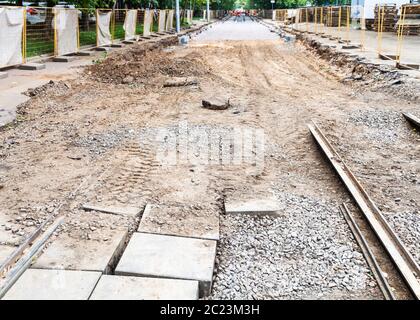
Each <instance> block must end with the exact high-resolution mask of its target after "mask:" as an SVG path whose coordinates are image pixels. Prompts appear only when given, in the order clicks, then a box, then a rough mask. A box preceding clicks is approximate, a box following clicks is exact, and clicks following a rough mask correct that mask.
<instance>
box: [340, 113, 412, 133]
mask: <svg viewBox="0 0 420 320" xmlns="http://www.w3.org/2000/svg"><path fill="white" fill-rule="evenodd" d="M348 120H349V121H351V122H353V123H355V124H362V125H365V126H367V127H369V128H377V129H393V130H396V129H398V128H400V127H401V123H402V122H403V121H404V118H403V116H402V114H401V113H400V112H396V111H384V110H358V111H356V112H353V113H352V114H351V116H350V117H349V119H348Z"/></svg>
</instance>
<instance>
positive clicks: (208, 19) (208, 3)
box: [206, 0, 210, 22]
mask: <svg viewBox="0 0 420 320" xmlns="http://www.w3.org/2000/svg"><path fill="white" fill-rule="evenodd" d="M206 11H207V13H206V15H207V21H208V22H210V0H207V9H206Z"/></svg>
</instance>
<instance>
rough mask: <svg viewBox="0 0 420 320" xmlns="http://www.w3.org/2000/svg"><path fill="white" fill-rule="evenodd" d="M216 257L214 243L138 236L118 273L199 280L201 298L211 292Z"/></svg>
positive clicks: (200, 240) (125, 254) (134, 239)
mask: <svg viewBox="0 0 420 320" xmlns="http://www.w3.org/2000/svg"><path fill="white" fill-rule="evenodd" d="M215 257H216V241H213V240H202V239H193V238H184V237H174V236H164V235H156V234H147V233H134V234H133V236H132V237H131V240H130V242H129V243H128V246H127V248H126V250H125V251H124V253H123V255H122V257H121V259H120V262H119V263H118V265H117V268H116V269H115V274H118V275H134V276H146V277H161V278H172V279H185V280H198V281H199V288H200V297H201V296H205V295H208V294H209V293H210V290H211V284H212V280H213V268H214V259H215Z"/></svg>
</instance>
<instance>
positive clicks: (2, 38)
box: [0, 7, 25, 68]
mask: <svg viewBox="0 0 420 320" xmlns="http://www.w3.org/2000/svg"><path fill="white" fill-rule="evenodd" d="M24 21H25V10H24V8H12V7H10V8H5V7H2V8H0V68H2V67H6V66H12V65H17V64H21V63H23V62H24V58H23V54H22V34H23V25H24Z"/></svg>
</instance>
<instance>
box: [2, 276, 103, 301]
mask: <svg viewBox="0 0 420 320" xmlns="http://www.w3.org/2000/svg"><path fill="white" fill-rule="evenodd" d="M100 277H101V273H100V272H89V271H70V270H38V269H28V270H26V271H25V272H24V273H23V275H22V276H21V277H20V278H19V279H18V281H17V282H16V283H15V284H14V286H13V287H12V288H11V289H10V290H9V291H8V292H7V293H6V295H5V296H4V297H3V300H87V299H89V297H90V295H91V293H92V291H93V289H94V288H95V285H96V283H97V282H98V280H99V278H100Z"/></svg>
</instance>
